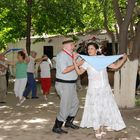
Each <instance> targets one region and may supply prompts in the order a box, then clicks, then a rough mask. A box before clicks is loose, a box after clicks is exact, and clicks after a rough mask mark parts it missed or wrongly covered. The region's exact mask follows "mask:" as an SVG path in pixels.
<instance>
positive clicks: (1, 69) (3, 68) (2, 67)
mask: <svg viewBox="0 0 140 140" xmlns="http://www.w3.org/2000/svg"><path fill="white" fill-rule="evenodd" d="M7 68H8V66H7V64H6V63H5V62H3V61H1V60H0V76H3V75H6V72H7Z"/></svg>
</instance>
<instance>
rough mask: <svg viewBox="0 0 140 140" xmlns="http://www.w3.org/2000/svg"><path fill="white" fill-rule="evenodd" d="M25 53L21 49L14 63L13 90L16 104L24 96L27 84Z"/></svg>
mask: <svg viewBox="0 0 140 140" xmlns="http://www.w3.org/2000/svg"><path fill="white" fill-rule="evenodd" d="M25 58H26V55H25V53H24V52H23V51H20V52H18V54H17V60H18V62H17V63H16V64H15V65H16V80H15V85H14V92H15V95H16V97H18V98H19V103H18V104H17V106H20V105H21V104H22V103H23V102H24V101H25V100H26V98H25V97H23V92H24V90H25V87H26V84H27V63H26V62H25Z"/></svg>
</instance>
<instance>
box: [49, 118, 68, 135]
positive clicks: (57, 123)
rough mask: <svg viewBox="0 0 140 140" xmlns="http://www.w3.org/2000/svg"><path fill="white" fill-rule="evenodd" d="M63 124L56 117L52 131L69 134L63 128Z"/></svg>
mask: <svg viewBox="0 0 140 140" xmlns="http://www.w3.org/2000/svg"><path fill="white" fill-rule="evenodd" d="M62 125H63V122H62V121H59V120H58V119H56V120H55V124H54V127H53V129H52V131H53V132H54V133H57V134H62V133H65V134H67V133H68V132H67V131H64V130H63V129H61V127H62Z"/></svg>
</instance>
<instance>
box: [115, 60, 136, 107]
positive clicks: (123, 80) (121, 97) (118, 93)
mask: <svg viewBox="0 0 140 140" xmlns="http://www.w3.org/2000/svg"><path fill="white" fill-rule="evenodd" d="M137 69H138V59H135V60H133V61H129V60H128V61H127V62H126V63H125V65H124V66H123V67H122V68H121V70H119V71H117V72H115V76H114V79H115V81H114V95H115V98H116V101H117V104H118V105H119V107H122V108H132V107H134V106H135V87H136V75H137Z"/></svg>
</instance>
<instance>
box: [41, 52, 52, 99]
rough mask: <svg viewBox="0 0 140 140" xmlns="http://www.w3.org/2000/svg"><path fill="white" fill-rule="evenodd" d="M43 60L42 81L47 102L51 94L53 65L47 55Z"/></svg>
mask: <svg viewBox="0 0 140 140" xmlns="http://www.w3.org/2000/svg"><path fill="white" fill-rule="evenodd" d="M42 59H43V60H42V62H41V63H40V77H41V78H40V81H41V88H42V91H43V95H44V99H45V100H46V101H47V95H48V94H49V92H50V88H51V72H50V71H51V64H50V61H49V58H48V57H47V56H46V55H44V56H43V57H42Z"/></svg>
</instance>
